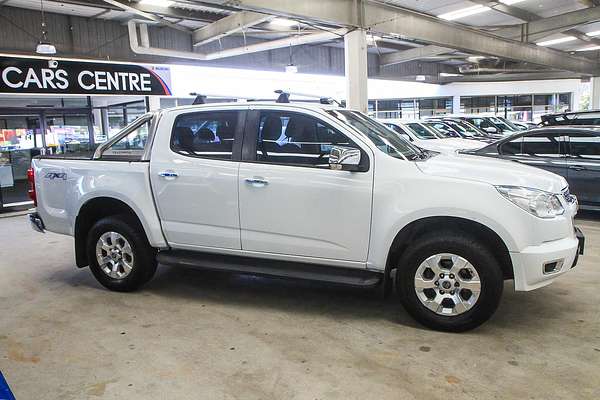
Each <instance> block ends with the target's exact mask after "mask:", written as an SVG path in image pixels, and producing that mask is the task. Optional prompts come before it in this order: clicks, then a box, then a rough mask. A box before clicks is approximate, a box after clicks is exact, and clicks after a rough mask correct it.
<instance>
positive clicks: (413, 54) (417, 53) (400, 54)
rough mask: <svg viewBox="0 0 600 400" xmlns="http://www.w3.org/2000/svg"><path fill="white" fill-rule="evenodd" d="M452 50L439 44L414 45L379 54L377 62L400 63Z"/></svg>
mask: <svg viewBox="0 0 600 400" xmlns="http://www.w3.org/2000/svg"><path fill="white" fill-rule="evenodd" d="M448 51H453V50H452V49H448V48H446V47H441V46H434V45H431V46H423V47H415V48H414V49H409V50H403V51H397V52H394V53H386V54H382V55H381V56H379V63H380V64H381V65H383V66H386V65H393V64H401V63H405V62H409V61H414V60H420V59H423V58H427V57H432V56H437V55H439V54H443V53H447V52H448Z"/></svg>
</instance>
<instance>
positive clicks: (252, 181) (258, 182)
mask: <svg viewBox="0 0 600 400" xmlns="http://www.w3.org/2000/svg"><path fill="white" fill-rule="evenodd" d="M244 181H246V183H247V184H248V185H252V186H267V185H268V184H269V181H268V180H266V179H264V178H257V177H256V178H246V179H244Z"/></svg>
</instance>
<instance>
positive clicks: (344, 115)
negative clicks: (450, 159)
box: [327, 110, 428, 161]
mask: <svg viewBox="0 0 600 400" xmlns="http://www.w3.org/2000/svg"><path fill="white" fill-rule="evenodd" d="M327 113H328V114H330V115H332V116H333V117H335V118H336V119H338V120H339V121H341V122H343V123H344V124H346V125H350V126H351V127H353V128H354V129H356V130H358V131H359V132H360V133H362V134H364V135H365V136H366V137H367V138H368V139H369V140H370V141H371V142H373V144H374V145H375V146H377V148H378V149H379V150H381V151H383V152H384V153H386V154H387V155H389V156H392V157H394V158H401V159H407V160H411V161H415V160H422V159H424V158H427V157H428V154H427V153H426V152H424V151H423V150H421V149H420V148H419V147H417V146H414V145H412V144H410V143H409V142H408V141H406V140H404V139H402V138H401V137H400V136H399V135H398V134H397V133H396V132H394V131H392V130H391V129H389V128H387V127H386V126H385V125H382V124H380V123H379V122H377V121H375V120H374V119H371V118H369V117H367V116H366V115H364V114H362V113H359V112H357V111H350V110H327Z"/></svg>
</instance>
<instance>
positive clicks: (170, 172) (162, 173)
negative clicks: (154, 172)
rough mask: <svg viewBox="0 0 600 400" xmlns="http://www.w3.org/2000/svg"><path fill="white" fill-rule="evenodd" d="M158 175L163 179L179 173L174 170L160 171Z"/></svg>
mask: <svg viewBox="0 0 600 400" xmlns="http://www.w3.org/2000/svg"><path fill="white" fill-rule="evenodd" d="M158 176H160V177H161V178H165V179H175V178H177V177H178V176H179V174H178V173H177V172H175V171H162V172H159V173H158Z"/></svg>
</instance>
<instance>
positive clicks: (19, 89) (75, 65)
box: [0, 56, 171, 96]
mask: <svg viewBox="0 0 600 400" xmlns="http://www.w3.org/2000/svg"><path fill="white" fill-rule="evenodd" d="M169 85H170V71H169V67H167V66H156V67H154V66H142V65H135V64H114V63H99V62H87V61H70V60H56V59H41V58H20V57H4V56H0V93H35V94H79V95H92V94H119V95H143V96H151V95H160V96H170V95H171V89H170V88H169Z"/></svg>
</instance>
